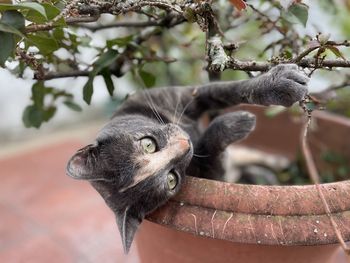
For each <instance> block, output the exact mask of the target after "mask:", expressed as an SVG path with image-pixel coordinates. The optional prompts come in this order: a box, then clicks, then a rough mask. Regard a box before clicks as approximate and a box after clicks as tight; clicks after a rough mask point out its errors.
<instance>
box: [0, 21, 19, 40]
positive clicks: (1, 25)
mask: <svg viewBox="0 0 350 263" xmlns="http://www.w3.org/2000/svg"><path fill="white" fill-rule="evenodd" d="M0 31H2V32H7V33H12V34H15V35H18V36H20V37H25V36H24V35H23V34H22V33H21V31H19V30H17V29H16V28H14V27H13V26H10V25H7V24H4V23H2V22H1V21H0Z"/></svg>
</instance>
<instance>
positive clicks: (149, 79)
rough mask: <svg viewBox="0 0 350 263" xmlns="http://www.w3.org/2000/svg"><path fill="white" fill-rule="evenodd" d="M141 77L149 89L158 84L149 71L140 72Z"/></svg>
mask: <svg viewBox="0 0 350 263" xmlns="http://www.w3.org/2000/svg"><path fill="white" fill-rule="evenodd" d="M139 75H140V77H141V79H142V81H143V83H144V84H145V86H146V87H147V88H150V87H153V86H154V84H156V77H155V76H154V75H153V74H152V73H149V72H147V71H144V70H142V69H141V70H139Z"/></svg>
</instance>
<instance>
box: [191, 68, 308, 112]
mask: <svg viewBox="0 0 350 263" xmlns="http://www.w3.org/2000/svg"><path fill="white" fill-rule="evenodd" d="M308 81H309V78H308V77H307V76H306V75H305V74H304V73H303V72H301V71H300V70H298V67H297V65H294V64H281V65H278V66H276V67H273V68H272V69H271V70H269V71H268V72H267V73H265V74H262V75H260V76H258V77H255V78H252V79H247V80H242V81H228V82H214V83H209V84H207V85H205V86H201V87H198V88H197V89H196V88H195V87H194V88H193V90H192V93H193V94H194V95H193V96H194V100H193V103H192V104H191V105H190V107H188V109H187V111H186V114H187V115H188V116H190V117H192V118H195V119H196V118H198V117H199V116H201V114H202V113H203V112H205V111H207V110H210V109H221V108H224V107H228V106H233V105H237V104H240V103H248V104H260V105H282V106H286V107H289V106H291V105H292V104H293V103H295V102H297V101H299V100H301V99H302V98H303V97H304V96H305V95H306V93H307V83H308Z"/></svg>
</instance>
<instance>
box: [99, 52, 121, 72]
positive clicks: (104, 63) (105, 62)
mask: <svg viewBox="0 0 350 263" xmlns="http://www.w3.org/2000/svg"><path fill="white" fill-rule="evenodd" d="M118 55H119V52H118V51H116V50H113V49H108V50H107V51H106V52H105V53H103V54H102V55H101V56H100V57H99V58H98V59H97V60H96V62H95V63H94V64H93V67H94V69H93V71H92V74H93V75H95V76H96V75H97V74H98V73H99V72H100V71H101V70H102V69H103V68H105V67H108V66H109V65H111V64H112V63H113V62H114V61H115V59H116V58H117V57H118Z"/></svg>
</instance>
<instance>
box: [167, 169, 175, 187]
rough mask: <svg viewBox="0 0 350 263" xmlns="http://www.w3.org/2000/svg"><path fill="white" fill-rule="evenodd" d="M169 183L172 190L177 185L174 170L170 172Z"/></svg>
mask: <svg viewBox="0 0 350 263" xmlns="http://www.w3.org/2000/svg"><path fill="white" fill-rule="evenodd" d="M167 184H168V188H169V189H170V190H174V189H175V187H176V186H177V176H176V174H174V173H173V172H169V173H168V177H167Z"/></svg>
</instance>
